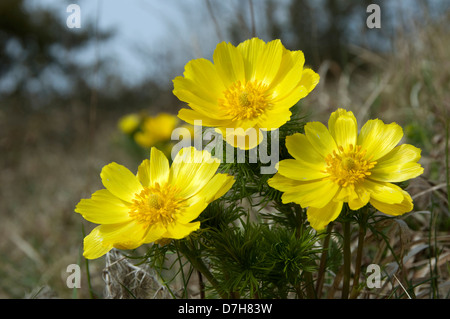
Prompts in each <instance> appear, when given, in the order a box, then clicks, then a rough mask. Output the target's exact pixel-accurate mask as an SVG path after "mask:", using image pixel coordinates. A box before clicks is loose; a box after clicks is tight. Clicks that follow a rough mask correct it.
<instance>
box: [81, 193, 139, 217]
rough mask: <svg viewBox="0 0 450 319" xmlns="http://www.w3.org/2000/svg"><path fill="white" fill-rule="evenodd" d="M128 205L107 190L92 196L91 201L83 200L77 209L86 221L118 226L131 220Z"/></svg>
mask: <svg viewBox="0 0 450 319" xmlns="http://www.w3.org/2000/svg"><path fill="white" fill-rule="evenodd" d="M128 211H129V208H128V205H126V204H125V202H124V201H122V200H121V199H119V198H118V197H116V196H114V195H113V194H111V192H110V191H108V190H107V189H101V190H98V191H96V192H95V193H94V194H92V197H91V198H89V199H82V200H81V201H80V202H79V203H78V205H77V206H76V208H75V212H77V213H79V214H81V215H82V216H83V217H84V219H86V220H88V221H90V222H92V223H96V224H116V223H123V222H126V221H129V220H130V216H129V215H128Z"/></svg>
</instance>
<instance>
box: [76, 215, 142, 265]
mask: <svg viewBox="0 0 450 319" xmlns="http://www.w3.org/2000/svg"><path fill="white" fill-rule="evenodd" d="M145 231H146V230H145V229H144V228H143V227H142V226H141V225H139V224H136V223H135V222H134V221H131V222H127V223H120V224H104V225H100V226H97V227H96V228H94V229H93V230H92V231H91V233H90V234H89V235H88V236H86V237H85V239H84V254H83V255H84V257H86V258H87V259H95V258H98V257H101V256H103V255H104V254H106V253H107V252H108V251H109V250H111V249H112V248H113V247H117V248H120V249H134V248H136V247H138V246H140V245H142V240H143V238H144V235H145Z"/></svg>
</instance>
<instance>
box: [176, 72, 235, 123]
mask: <svg viewBox="0 0 450 319" xmlns="http://www.w3.org/2000/svg"><path fill="white" fill-rule="evenodd" d="M173 85H174V89H173V94H174V95H175V96H176V97H177V98H178V99H180V100H181V101H183V102H186V103H188V105H189V106H190V107H191V108H192V109H193V110H195V111H197V112H198V113H200V114H201V115H203V116H206V117H208V118H213V119H218V120H219V119H223V118H224V117H227V114H226V113H225V112H224V111H223V110H222V109H220V108H219V107H218V104H217V100H218V99H219V98H220V96H221V95H220V96H217V97H216V98H215V99H211V98H210V94H209V93H208V94H206V93H205V92H204V89H203V88H201V87H199V86H198V85H197V84H195V83H194V82H193V80H191V79H187V78H184V77H182V76H178V77H176V78H175V79H173ZM191 124H192V123H191Z"/></svg>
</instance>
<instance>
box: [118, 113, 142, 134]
mask: <svg viewBox="0 0 450 319" xmlns="http://www.w3.org/2000/svg"><path fill="white" fill-rule="evenodd" d="M140 123H141V117H140V116H139V115H138V114H135V113H131V114H127V115H124V116H122V117H121V118H120V119H119V124H118V126H119V129H120V130H121V131H122V132H123V133H125V134H132V133H133V132H134V131H136V130H137V129H138V127H139V124H140Z"/></svg>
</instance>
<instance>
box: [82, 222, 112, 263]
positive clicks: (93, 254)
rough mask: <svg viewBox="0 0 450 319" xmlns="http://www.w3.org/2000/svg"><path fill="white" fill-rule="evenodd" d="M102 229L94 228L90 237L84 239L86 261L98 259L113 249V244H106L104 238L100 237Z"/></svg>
mask: <svg viewBox="0 0 450 319" xmlns="http://www.w3.org/2000/svg"><path fill="white" fill-rule="evenodd" d="M100 227H101V226H97V227H96V228H94V229H93V230H92V231H91V233H90V234H89V235H87V236H86V237H85V238H84V252H83V256H84V257H85V258H86V259H96V258H99V257H101V256H103V255H104V254H106V253H107V252H108V251H110V250H111V249H113V245H112V243H105V242H104V241H103V237H102V236H101V235H100V231H99V230H100Z"/></svg>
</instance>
